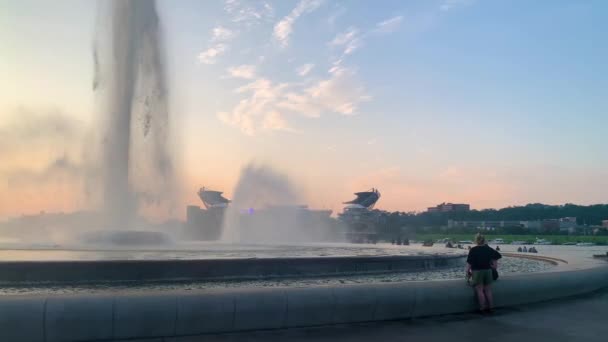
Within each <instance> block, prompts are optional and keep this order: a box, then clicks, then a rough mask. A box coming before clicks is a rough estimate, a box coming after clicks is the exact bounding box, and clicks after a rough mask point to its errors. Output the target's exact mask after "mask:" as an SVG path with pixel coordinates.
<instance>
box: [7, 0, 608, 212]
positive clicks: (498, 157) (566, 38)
mask: <svg viewBox="0 0 608 342" xmlns="http://www.w3.org/2000/svg"><path fill="white" fill-rule="evenodd" d="M0 7H1V8H2V9H3V10H2V11H0V42H2V43H0V44H2V45H3V47H2V49H1V51H2V52H1V53H0V73H1V74H3V75H5V77H3V79H2V80H0V92H1V93H3V94H4V96H2V97H0V132H3V130H2V129H3V128H2V127H3V126H4V132H6V131H7V129H8V128H10V127H11V125H13V124H14V123H15V122H16V121H19V120H17V119H15V117H18V116H19V115H18V114H15V113H20V112H19V110H21V111H23V110H25V111H26V112H27V113H30V114H31V116H33V117H34V118H38V119H39V118H40V117H41V116H45V115H48V114H47V113H49V111H53V110H54V111H58V112H61V113H62V114H61V115H63V116H65V117H66V118H67V119H69V120H77V121H78V122H82V126H83V127H87V126H89V125H90V124H91V122H92V118H93V117H94V115H95V113H96V102H95V98H94V96H93V94H92V92H91V86H90V84H91V79H92V63H91V45H92V36H93V29H94V23H95V11H96V7H97V3H96V2H89V1H67V0H61V1H53V2H45V1H6V0H2V1H0ZM159 12H160V16H161V20H162V23H163V26H164V29H165V31H164V33H165V37H166V57H167V60H168V71H169V74H170V82H171V96H172V118H173V120H174V135H175V137H176V141H177V144H178V146H179V149H178V150H179V158H178V159H179V160H180V163H181V164H180V165H181V170H182V171H181V172H182V173H183V174H182V180H183V183H184V185H183V187H184V189H185V194H184V201H186V202H192V201H196V198H195V195H194V193H195V191H194V190H193V189H195V188H197V187H198V186H200V185H207V186H211V187H217V188H222V189H224V190H226V191H227V192H228V194H230V191H231V188H232V185H233V184H234V182H235V181H236V178H237V177H238V173H239V170H240V167H241V166H243V165H245V164H246V163H248V162H249V161H251V160H256V161H262V162H266V163H268V164H271V165H273V166H274V167H276V168H278V169H279V170H282V171H284V172H286V173H288V174H289V175H290V176H291V177H292V178H293V180H294V182H295V183H297V184H299V186H300V187H301V188H302V189H303V191H304V192H305V193H306V194H307V199H308V200H309V202H310V203H311V204H312V205H314V206H320V207H328V208H332V209H336V210H338V209H339V207H340V204H339V203H340V202H341V201H343V200H347V199H348V197H350V193H351V192H353V191H355V190H362V189H366V188H370V187H372V186H373V187H378V188H380V190H381V191H382V192H383V194H384V196H383V200H382V201H381V204H382V205H383V206H384V207H385V208H387V209H393V210H421V209H423V208H424V207H426V206H430V205H433V204H436V202H437V203H438V202H442V201H456V202H470V203H471V204H472V205H473V207H477V208H480V207H498V206H506V205H511V204H523V203H527V202H537V201H538V202H547V203H564V202H577V203H594V202H606V201H607V196H606V194H605V191H604V190H602V189H606V186H608V181H606V179H608V173H607V171H606V170H608V154H606V153H605V149H606V147H607V145H608V142H607V141H606V138H605V134H604V132H605V127H607V126H608V98H607V97H606V96H605V94H606V91H607V89H608V78H607V76H608V64H607V63H606V62H605V61H606V60H608V44H606V43H605V40H606V39H605V37H606V34H607V33H608V3H606V2H605V1H566V0H561V1H492V0H486V1H482V0H477V1H473V0H437V1H434V0H425V1H378V2H368V1H267V2H265V1H243V0H239V1H203V2H201V1H181V0H178V1H159ZM67 119H66V120H67ZM81 138H82V137H81V136H78V135H77V138H74V139H76V140H75V141H69V140H68V139H57V138H56V137H55V138H52V139H55V140H52V141H51V144H50V146H53V147H54V148H50V149H48V150H47V151H44V152H40V153H38V154H36V156H35V157H32V158H31V159H32V160H24V158H22V157H19V155H20V156H22V155H23V151H27V149H28V148H29V149H36V150H37V151H40V149H38V148H37V146H36V145H34V144H31V146H29V145H28V144H25V145H26V146H25V147H20V148H19V151H20V152H19V153H20V154H19V155H16V156H12V157H10V156H9V158H8V159H9V160H12V161H13V162H10V163H7V164H6V165H5V166H3V167H2V169H0V175H4V176H5V177H6V178H7V179H9V178H10V176H11V175H12V174H14V173H16V172H23V170H24V169H27V170H29V171H31V172H32V173H36V172H42V171H41V170H44V168H45V165H46V164H45V163H48V162H49V161H52V160H54V158H56V155H57V154H59V155H62V154H63V155H65V154H66V153H67V154H71V155H73V156H72V159H74V162H75V163H78V162H79V161H78V159H79V152H80V151H78V150H79V146H82V145H83V143H82V141H79V140H77V139H81ZM49 139H51V138H49ZM0 144H4V145H5V146H4V147H5V150H9V149H11V146H13V147H14V146H17V145H19V146H22V145H24V144H23V141H18V138H10V137H8V138H4V139H1V138H0ZM11 144H12V145H11ZM64 145H66V146H67V147H66V146H64ZM2 147H3V146H2V145H0V148H2ZM7 147H8V148H7ZM12 150H14V151H16V150H17V149H14V148H13V149H12ZM72 150H73V151H72ZM66 151H68V152H66ZM58 179H60V180H61V181H58V180H57V178H56V177H45V181H48V182H49V183H53V182H55V183H57V184H60V185H57V184H55V185H50V184H49V185H48V187H49V189H54V190H49V191H60V192H62V193H65V194H66V195H65V198H66V200H65V201H64V202H62V203H63V204H62V205H61V206H60V207H59V208H58V209H65V208H72V207H77V204H75V203H77V202H78V200H77V199H75V198H77V196H76V197H74V196H69V195H67V194H70V193H73V192H76V191H77V190H75V189H77V187H76V186H74V185H73V184H70V183H69V182H66V181H65V179H64V178H61V177H59V178H58ZM11 184H13V183H11V182H6V184H5V185H4V187H5V189H4V190H5V193H9V192H10V191H12V192H17V191H18V190H17V189H16V186H13V185H11ZM22 185H23V184H21V185H20V186H19V189H21V190H19V191H21V192H24V191H25V190H23V189H24V188H23V186H22ZM2 186H3V185H2V183H0V187H2ZM12 186H13V187H12ZM45 186H47V185H45ZM37 189H40V186H39V185H38V186H37ZM58 189H59V190H58ZM31 191H34V189H32V190H31ZM345 197H346V198H345ZM20 198H22V202H21V203H20V204H19V205H13V206H11V207H12V208H13V209H11V210H10V211H9V210H7V212H6V213H4V214H14V213H15V212H18V211H27V210H32V209H31V207H32V206H31V205H29V206H28V205H27V203H28V199H30V198H31V196H30V197H27V196H22V197H20ZM36 203H37V202H36ZM382 205H381V206H382ZM1 214H2V213H0V215H1Z"/></svg>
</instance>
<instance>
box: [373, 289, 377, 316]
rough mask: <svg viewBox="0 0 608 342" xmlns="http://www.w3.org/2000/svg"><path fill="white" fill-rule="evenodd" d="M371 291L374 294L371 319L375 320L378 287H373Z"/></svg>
mask: <svg viewBox="0 0 608 342" xmlns="http://www.w3.org/2000/svg"><path fill="white" fill-rule="evenodd" d="M372 293H373V294H374V309H373V310H372V321H375V320H376V312H377V311H378V289H377V288H375V287H374V288H373V289H372Z"/></svg>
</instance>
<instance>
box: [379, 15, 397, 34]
mask: <svg viewBox="0 0 608 342" xmlns="http://www.w3.org/2000/svg"><path fill="white" fill-rule="evenodd" d="M402 21H403V16H396V17H392V18H389V19H386V20H384V21H381V22H379V23H378V24H376V28H375V30H374V32H378V33H391V32H395V31H397V29H398V28H399V26H401V22H402Z"/></svg>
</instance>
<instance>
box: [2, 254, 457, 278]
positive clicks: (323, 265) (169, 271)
mask: <svg viewBox="0 0 608 342" xmlns="http://www.w3.org/2000/svg"><path fill="white" fill-rule="evenodd" d="M464 263H465V258H464V256H462V255H449V256H446V255H390V256H376V257H374V256H372V257H369V256H365V257H357V256H348V257H298V258H260V259H257V258H250V259H209V260H94V261H89V260H85V261H5V262H0V283H2V284H12V283H20V284H22V283H36V282H46V283H83V282H90V283H100V282H110V281H114V282H116V281H175V280H209V279H259V278H265V277H268V278H270V277H306V276H328V275H340V274H366V273H367V274H373V273H387V272H395V271H419V270H428V269H435V268H442V267H455V266H459V265H463V266H464Z"/></svg>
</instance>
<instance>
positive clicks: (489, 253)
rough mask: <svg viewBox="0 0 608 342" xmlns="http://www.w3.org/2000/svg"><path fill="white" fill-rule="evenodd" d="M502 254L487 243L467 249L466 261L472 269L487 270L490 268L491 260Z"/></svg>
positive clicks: (498, 257)
mask: <svg viewBox="0 0 608 342" xmlns="http://www.w3.org/2000/svg"><path fill="white" fill-rule="evenodd" d="M500 258H502V255H500V253H498V252H497V251H495V250H494V249H492V247H490V246H488V245H483V246H475V247H473V248H471V250H469V256H468V257H467V263H468V264H470V265H471V269H472V270H473V271H477V270H488V269H490V268H492V260H498V259H500Z"/></svg>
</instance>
